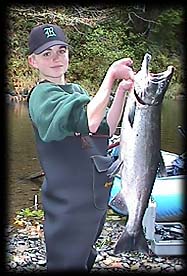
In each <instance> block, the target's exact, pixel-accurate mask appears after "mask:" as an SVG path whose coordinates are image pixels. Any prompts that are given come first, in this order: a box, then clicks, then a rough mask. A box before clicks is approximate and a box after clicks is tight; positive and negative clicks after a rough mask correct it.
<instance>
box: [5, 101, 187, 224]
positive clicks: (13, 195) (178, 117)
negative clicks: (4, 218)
mask: <svg viewBox="0 0 187 276" xmlns="http://www.w3.org/2000/svg"><path fill="white" fill-rule="evenodd" d="M184 108H185V102H184V101H181V100H179V101H176V100H165V101H164V103H163V107H162V117H161V122H162V128H161V148H162V149H164V150H167V151H171V152H176V153H179V154H180V153H182V152H183V151H184V138H183V137H182V136H181V135H180V134H179V132H178V131H177V126H178V125H182V126H184V117H183V114H184V110H185V109H184ZM7 116H8V198H7V200H8V212H9V218H10V220H11V219H12V218H13V216H14V214H15V211H16V210H20V209H21V208H26V207H30V206H32V205H33V199H34V195H35V194H38V196H39V200H40V185H41V181H42V179H38V182H37V181H36V182H32V181H29V180H28V179H27V178H28V177H29V176H31V175H32V174H33V173H36V172H39V171H40V170H41V168H40V164H39V162H38V159H37V153H36V148H35V141H34V132H33V129H32V126H31V122H30V119H29V115H28V111H27V104H26V103H25V102H21V103H11V104H7ZM11 221H12V220H11Z"/></svg>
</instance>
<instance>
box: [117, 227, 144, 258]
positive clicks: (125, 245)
mask: <svg viewBox="0 0 187 276" xmlns="http://www.w3.org/2000/svg"><path fill="white" fill-rule="evenodd" d="M124 251H138V252H142V253H145V254H148V253H149V247H148V244H147V241H146V239H145V236H144V233H143V229H142V228H141V230H140V231H139V232H138V233H137V234H133V235H132V234H130V233H129V232H128V231H127V229H125V230H124V231H123V233H122V235H121V237H120V239H119V240H118V241H117V243H116V245H115V248H114V254H118V253H122V252H124Z"/></svg>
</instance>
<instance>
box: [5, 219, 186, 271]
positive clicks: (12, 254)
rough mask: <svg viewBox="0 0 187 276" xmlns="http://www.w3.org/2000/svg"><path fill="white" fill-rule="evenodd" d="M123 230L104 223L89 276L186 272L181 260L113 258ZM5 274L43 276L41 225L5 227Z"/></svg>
mask: <svg viewBox="0 0 187 276" xmlns="http://www.w3.org/2000/svg"><path fill="white" fill-rule="evenodd" d="M123 228H124V226H123V225H122V224H121V222H119V221H115V220H113V221H111V220H110V221H106V222H105V225H104V228H103V231H102V233H101V235H100V238H99V239H98V241H97V243H96V248H97V251H98V256H97V259H96V262H95V264H94V267H93V269H92V271H91V273H98V272H107V273H108V272H120V273H123V272H131V273H132V272H136V273H137V272H148V273H150V272H153V273H155V272H160V273H162V272H163V273H166V272H173V273H179V272H183V271H185V269H186V267H185V258H184V256H164V257H163V256H157V255H154V254H153V252H151V250H150V255H149V256H148V255H145V254H143V253H138V252H128V253H126V252H124V253H120V254H118V255H114V254H113V248H114V245H115V242H116V240H117V239H118V237H119V235H120V234H121V232H122V231H123ZM6 242H7V246H6V272H22V273H24V272H46V249H45V243H44V234H43V224H42V223H39V222H38V223H36V224H35V225H33V224H32V223H31V222H29V221H28V222H27V223H26V225H25V226H24V227H21V228H15V227H14V226H9V227H7V231H6Z"/></svg>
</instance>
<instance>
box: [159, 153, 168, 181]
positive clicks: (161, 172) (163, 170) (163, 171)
mask: <svg viewBox="0 0 187 276" xmlns="http://www.w3.org/2000/svg"><path fill="white" fill-rule="evenodd" d="M157 174H158V176H159V177H164V176H167V170H166V166H165V162H164V158H163V156H162V152H161V151H160V152H159V165H158V171H157Z"/></svg>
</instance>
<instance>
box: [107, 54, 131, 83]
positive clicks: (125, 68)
mask: <svg viewBox="0 0 187 276" xmlns="http://www.w3.org/2000/svg"><path fill="white" fill-rule="evenodd" d="M132 64H133V61H132V60H131V59H130V58H122V59H120V60H117V61H115V62H114V63H113V64H112V65H111V66H110V67H109V70H108V72H109V73H110V74H111V76H112V78H113V79H114V80H117V79H125V80H128V79H131V80H134V73H133V70H132V68H131V66H132Z"/></svg>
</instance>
